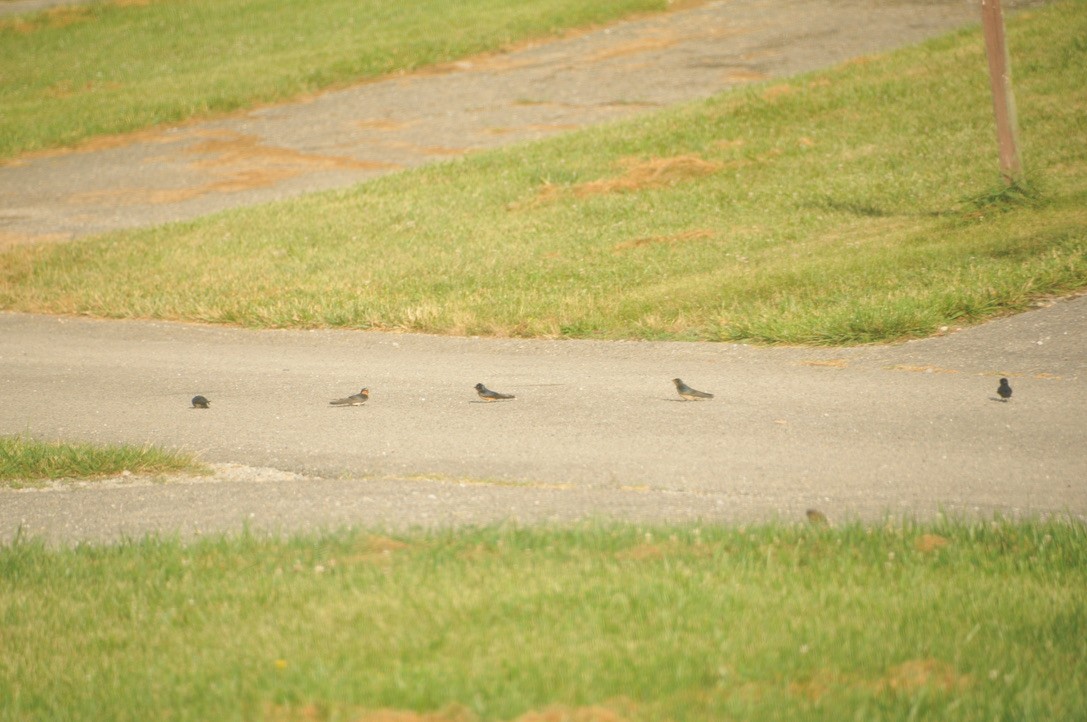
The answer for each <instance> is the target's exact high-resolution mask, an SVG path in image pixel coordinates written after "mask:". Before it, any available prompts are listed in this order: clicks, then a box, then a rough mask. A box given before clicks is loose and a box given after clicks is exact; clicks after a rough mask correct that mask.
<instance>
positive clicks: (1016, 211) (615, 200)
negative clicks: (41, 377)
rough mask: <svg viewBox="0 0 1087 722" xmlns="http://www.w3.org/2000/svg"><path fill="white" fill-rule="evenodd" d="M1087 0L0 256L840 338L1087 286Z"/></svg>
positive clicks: (169, 294) (340, 312)
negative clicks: (1005, 141)
mask: <svg viewBox="0 0 1087 722" xmlns="http://www.w3.org/2000/svg"><path fill="white" fill-rule="evenodd" d="M1084 37H1087V2H1085V1H1084V0H1073V1H1071V2H1063V3H1058V4H1055V5H1052V6H1048V7H1045V8H1040V9H1036V10H1031V11H1029V12H1020V13H1017V14H1015V15H1014V16H1013V17H1011V18H1010V19H1009V22H1008V38H1009V43H1010V47H1011V58H1012V67H1013V77H1014V82H1015V92H1016V98H1017V102H1018V108H1019V119H1020V137H1021V142H1022V152H1023V157H1024V159H1025V163H1026V167H1027V169H1028V174H1027V176H1026V178H1025V179H1024V181H1023V183H1022V184H1021V185H1020V186H1018V187H1017V188H1014V189H1011V191H1010V192H1009V191H1007V190H1006V189H1004V188H1003V186H1002V182H1001V180H1000V177H999V172H998V167H997V166H998V164H997V159H996V143H995V131H994V129H993V121H992V109H991V108H992V105H991V98H990V95H989V86H988V75H987V69H986V60H985V52H984V43H983V42H982V38H981V36H980V32H979V31H978V30H977V29H973V30H967V31H963V32H958V33H955V34H952V35H950V36H948V37H944V38H942V39H938V40H935V41H932V42H929V43H926V44H924V45H922V46H919V47H915V48H910V49H906V50H903V51H900V52H896V53H893V54H890V55H887V56H881V57H874V58H868V59H865V60H861V61H856V62H852V63H849V64H846V65H845V66H842V67H839V68H836V69H833V70H830V71H826V72H820V73H814V74H810V75H805V76H802V77H798V78H795V79H792V80H789V81H786V82H775V83H766V84H761V85H755V86H751V87H747V88H744V89H740V90H736V91H733V92H727V93H724V94H722V95H720V96H717V97H715V98H713V99H711V100H708V101H705V102H699V103H695V104H692V105H687V106H683V107H680V108H677V109H673V110H668V111H664V112H661V113H657V114H653V115H650V116H646V117H642V118H640V119H638V120H635V121H631V122H625V123H621V124H616V125H609V126H607V127H600V128H595V129H591V130H587V131H584V132H579V133H575V134H572V135H565V136H562V137H557V138H553V139H550V140H547V141H545V142H539V143H533V144H527V145H521V146H517V147H514V148H511V149H507V150H502V151H498V152H491V153H486V154H481V155H478V156H473V157H468V158H465V159H461V160H457V161H454V162H449V163H443V164H440V165H435V166H431V167H427V168H424V169H420V170H417V171H411V172H406V173H401V174H397V175H395V176H389V177H385V178H383V179H381V180H378V181H375V182H372V183H367V184H365V185H361V186H358V187H356V188H354V189H351V190H347V191H342V192H333V193H324V194H320V195H316V196H311V197H306V198H303V199H300V200H295V201H291V202H285V203H279V204H275V205H268V206H262V207H257V208H249V209H244V210H238V211H235V212H230V213H225V214H222V215H218V216H214V217H210V218H207V219H203V220H200V221H197V222H192V223H186V224H177V225H171V226H165V227H160V228H154V229H149V230H141V231H137V232H129V233H115V234H110V235H106V236H103V237H100V238H97V239H93V240H88V241H82V242H77V243H70V244H63V245H52V246H43V247H21V248H16V249H14V250H11V251H9V252H7V253H5V254H3V255H0V307H3V308H8V309H14V310H22V311H35V312H37V311H40V312H47V313H61V314H87V315H93V316H102V317H142V318H158V319H177V320H191V321H206V322H212V323H226V324H239V325H244V326H252V327H326V326H327V327H345V328H357V329H392V330H403V331H418V332H432V333H450V334H481V335H497V336H503V335H510V336H526V337H531V336H544V337H580V338H649V339H680V340H713V341H730V340H749V341H758V342H767V343H800V344H853V343H866V342H878V341H889V340H896V339H903V338H909V337H917V336H925V335H928V334H932V333H934V332H936V331H937V330H938V329H940V328H941V327H942V326H949V325H961V324H969V323H972V322H976V321H980V320H984V319H988V318H992V317H993V316H997V315H1000V314H1006V313H1010V312H1014V311H1019V310H1023V309H1026V308H1029V307H1030V306H1031V305H1032V304H1034V303H1036V302H1037V301H1038V300H1039V299H1042V298H1046V297H1048V296H1050V295H1052V294H1064V293H1068V292H1073V291H1076V290H1079V289H1082V288H1084V287H1085V286H1087V143H1084V142H1083V139H1084V138H1087V94H1085V93H1084V92H1083V88H1085V87H1087V43H1085V42H1084V40H1083V39H1084Z"/></svg>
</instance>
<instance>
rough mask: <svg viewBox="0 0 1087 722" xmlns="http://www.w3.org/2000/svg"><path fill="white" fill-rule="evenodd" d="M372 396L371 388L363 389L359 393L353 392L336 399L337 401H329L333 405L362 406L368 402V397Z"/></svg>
mask: <svg viewBox="0 0 1087 722" xmlns="http://www.w3.org/2000/svg"><path fill="white" fill-rule="evenodd" d="M368 398H370V389H363V390H362V391H360V392H358V393H357V394H351V395H350V396H348V397H347V398H345V399H336V400H335V401H329V402H328V403H330V404H331V405H333V406H362V405H363V404H365V403H366V399H368Z"/></svg>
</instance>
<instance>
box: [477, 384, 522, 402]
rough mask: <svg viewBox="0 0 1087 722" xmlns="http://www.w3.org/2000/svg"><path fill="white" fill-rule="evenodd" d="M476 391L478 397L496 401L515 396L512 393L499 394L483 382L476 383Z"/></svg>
mask: <svg viewBox="0 0 1087 722" xmlns="http://www.w3.org/2000/svg"><path fill="white" fill-rule="evenodd" d="M475 388H476V393H477V394H479V398H481V399H483V400H484V401H498V400H500V399H512V398H516V397H515V396H514V395H513V394H500V393H498V392H497V391H491V390H490V389H489V388H487V387H486V386H484V385H483V384H476V386H475Z"/></svg>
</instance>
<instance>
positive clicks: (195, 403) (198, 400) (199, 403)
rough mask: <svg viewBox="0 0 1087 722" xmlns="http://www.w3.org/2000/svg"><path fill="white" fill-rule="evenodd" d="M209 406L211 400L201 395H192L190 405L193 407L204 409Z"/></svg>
mask: <svg viewBox="0 0 1087 722" xmlns="http://www.w3.org/2000/svg"><path fill="white" fill-rule="evenodd" d="M209 406H211V402H210V401H208V400H207V399H206V398H204V397H203V396H193V397H192V407H193V408H194V409H206V408H208V407H209Z"/></svg>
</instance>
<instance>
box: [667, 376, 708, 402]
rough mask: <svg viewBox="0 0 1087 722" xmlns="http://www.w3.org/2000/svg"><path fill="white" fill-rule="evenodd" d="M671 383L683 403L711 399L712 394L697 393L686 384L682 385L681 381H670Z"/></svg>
mask: <svg viewBox="0 0 1087 722" xmlns="http://www.w3.org/2000/svg"><path fill="white" fill-rule="evenodd" d="M672 383H674V384H675V385H676V391H678V392H679V395H680V396H682V397H683V400H684V401H697V400H698V399H712V398H713V394H707V393H706V392H705V391H697V390H695V389H692V388H691V387H690V386H688V385H687V384H685V383H683V379H672Z"/></svg>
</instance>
